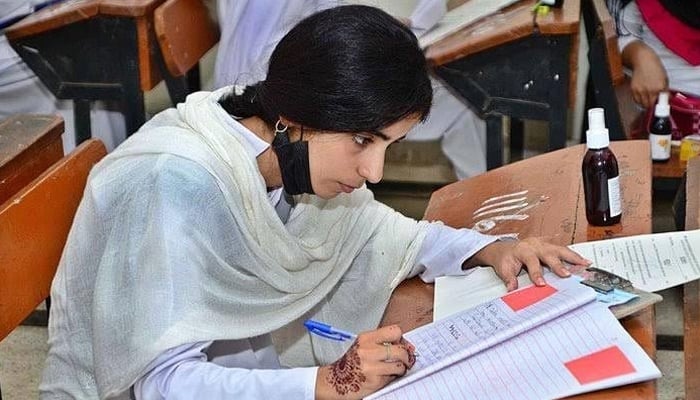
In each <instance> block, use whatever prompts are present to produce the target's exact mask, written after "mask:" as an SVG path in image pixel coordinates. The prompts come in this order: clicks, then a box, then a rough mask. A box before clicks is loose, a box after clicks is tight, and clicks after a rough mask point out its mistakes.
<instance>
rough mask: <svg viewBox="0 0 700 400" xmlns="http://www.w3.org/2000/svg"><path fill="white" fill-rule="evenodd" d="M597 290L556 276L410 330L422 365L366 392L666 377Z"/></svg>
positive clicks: (460, 392) (489, 395)
mask: <svg viewBox="0 0 700 400" xmlns="http://www.w3.org/2000/svg"><path fill="white" fill-rule="evenodd" d="M595 297H596V294H595V291H594V290H593V289H591V288H589V287H586V286H584V285H581V284H579V283H578V282H577V281H575V280H573V279H559V278H556V277H552V278H549V279H548V285H547V286H544V287H536V286H528V287H524V288H522V289H520V290H518V291H515V292H511V293H508V294H506V295H504V296H502V297H499V298H497V299H494V300H491V301H488V302H486V303H483V304H480V305H478V306H476V307H474V308H471V309H468V310H464V311H461V312H459V313H456V314H452V315H450V316H448V317H446V318H444V319H441V320H439V321H436V322H433V323H431V324H428V325H425V326H422V327H420V328H417V329H415V330H413V331H410V332H407V333H406V334H405V335H404V336H405V338H406V339H408V340H409V341H411V342H412V343H413V344H414V345H415V346H416V350H417V352H418V353H419V354H420V357H419V358H418V359H417V362H416V364H415V365H414V367H413V368H412V369H411V370H410V371H409V372H408V373H407V374H406V375H405V376H404V377H402V378H400V379H398V380H396V381H394V382H392V383H391V384H389V385H388V386H386V387H385V388H383V389H382V390H380V391H378V392H376V393H374V394H373V395H371V396H369V397H366V399H405V398H420V399H432V398H434V399H494V398H500V399H544V398H557V397H564V396H569V395H574V394H577V393H584V392H589V391H593V390H598V389H603V388H608V387H614V386H619V385H624V384H628V383H633V382H640V381H645V380H649V379H654V378H658V377H660V376H661V373H660V372H659V369H658V368H657V367H656V365H654V363H653V361H652V360H651V359H650V358H649V357H648V356H647V354H646V353H645V352H644V350H643V349H642V348H641V347H639V345H638V344H637V343H636V342H635V341H634V340H633V339H632V338H631V337H630V336H629V334H628V333H627V332H626V331H625V330H624V328H622V326H621V325H620V324H619V322H618V321H617V319H616V318H615V317H614V316H613V315H612V313H611V312H610V311H609V310H608V309H607V307H606V306H605V305H603V304H600V303H598V302H596V301H594V300H595Z"/></svg>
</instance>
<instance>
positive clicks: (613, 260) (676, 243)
mask: <svg viewBox="0 0 700 400" xmlns="http://www.w3.org/2000/svg"><path fill="white" fill-rule="evenodd" d="M569 247H570V248H572V249H573V250H575V251H577V252H578V253H580V254H581V255H582V256H584V257H586V258H588V259H589V260H591V261H593V266H594V267H597V268H600V269H602V270H605V271H608V272H612V273H614V274H616V275H619V276H622V277H624V278H626V279H628V280H630V281H631V282H632V284H634V286H635V287H637V288H639V289H642V290H646V291H648V292H656V291H659V290H663V289H667V288H670V287H672V286H676V285H680V284H683V283H686V282H690V281H692V280H695V279H698V278H700V230H694V231H680V232H667V233H655V234H651V235H638V236H628V237H623V238H615V239H607V240H599V241H596V242H586V243H576V244H573V245H571V246H569Z"/></svg>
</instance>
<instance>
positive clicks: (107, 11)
mask: <svg viewBox="0 0 700 400" xmlns="http://www.w3.org/2000/svg"><path fill="white" fill-rule="evenodd" d="M163 2H165V0H73V1H67V2H64V3H58V4H56V5H54V6H51V7H47V8H46V9H43V10H41V11H40V12H36V13H34V14H32V15H30V16H28V17H27V18H24V19H23V20H21V21H20V22H18V23H16V24H14V25H12V28H11V29H8V30H7V31H6V32H5V33H6V35H7V37H8V39H10V40H14V39H17V38H21V37H24V36H31V35H35V34H37V33H41V32H45V31H49V30H52V29H56V28H59V27H61V26H65V25H69V24H72V23H75V22H78V21H82V20H86V19H89V18H92V17H94V16H96V15H98V14H101V15H111V16H119V17H142V16H145V15H148V14H150V13H152V12H153V10H155V8H156V7H158V5H160V4H161V3H163Z"/></svg>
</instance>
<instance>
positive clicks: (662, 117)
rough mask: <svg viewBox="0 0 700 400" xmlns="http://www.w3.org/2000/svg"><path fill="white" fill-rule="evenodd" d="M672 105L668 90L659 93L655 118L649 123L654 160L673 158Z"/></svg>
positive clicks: (652, 157)
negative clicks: (669, 103)
mask: <svg viewBox="0 0 700 400" xmlns="http://www.w3.org/2000/svg"><path fill="white" fill-rule="evenodd" d="M670 115H671V107H670V106H669V105H668V92H661V93H659V100H658V102H657V103H656V107H655V108H654V118H653V119H652V120H651V125H649V144H650V145H651V159H652V161H655V162H657V161H668V160H669V159H670V158H671V133H672V129H671V117H670Z"/></svg>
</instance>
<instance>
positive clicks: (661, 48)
mask: <svg viewBox="0 0 700 400" xmlns="http://www.w3.org/2000/svg"><path fill="white" fill-rule="evenodd" d="M620 24H621V25H622V26H621V27H620V31H621V32H622V34H623V36H620V37H619V38H618V40H617V41H618V45H619V48H620V52H622V51H623V50H624V49H625V47H627V45H629V44H630V43H631V42H634V41H636V40H639V41H642V42H644V43H645V44H646V45H647V46H649V47H650V48H651V49H652V50H654V52H655V53H656V55H658V56H659V59H660V60H661V64H663V66H664V68H665V69H666V74H667V75H668V85H669V88H671V89H674V90H678V91H681V92H683V93H688V94H690V95H694V96H698V97H700V65H696V66H693V65H690V64H689V63H688V62H687V61H686V60H684V59H683V58H681V57H679V56H678V55H676V53H674V52H673V51H671V50H669V49H668V47H666V45H664V44H663V42H662V41H661V40H660V39H659V38H658V37H657V36H656V35H655V34H654V32H652V31H651V30H650V29H649V27H648V26H647V25H646V23H645V22H644V19H643V18H642V14H641V13H640V12H639V7H637V3H636V2H634V1H633V2H631V3H629V4H628V5H627V6H625V8H624V9H623V10H622V14H621V18H620ZM627 33H629V34H628V35H625V34H627Z"/></svg>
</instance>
